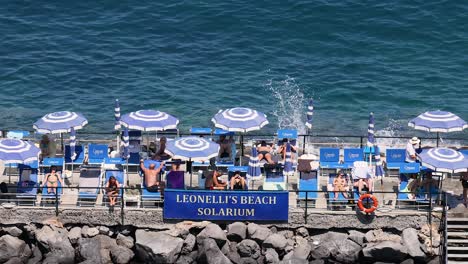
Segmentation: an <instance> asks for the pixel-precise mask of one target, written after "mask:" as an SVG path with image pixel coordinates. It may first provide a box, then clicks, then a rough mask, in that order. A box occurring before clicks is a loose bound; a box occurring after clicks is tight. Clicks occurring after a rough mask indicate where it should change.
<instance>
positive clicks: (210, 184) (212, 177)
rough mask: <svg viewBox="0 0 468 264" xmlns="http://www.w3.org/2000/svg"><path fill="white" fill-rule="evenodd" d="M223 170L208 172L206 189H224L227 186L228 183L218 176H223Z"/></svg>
mask: <svg viewBox="0 0 468 264" xmlns="http://www.w3.org/2000/svg"><path fill="white" fill-rule="evenodd" d="M221 175H222V173H221V171H218V170H214V171H212V172H208V174H207V175H206V180H205V189H207V190H224V189H225V188H226V186H227V183H225V182H222V181H220V180H218V177H219V176H221Z"/></svg>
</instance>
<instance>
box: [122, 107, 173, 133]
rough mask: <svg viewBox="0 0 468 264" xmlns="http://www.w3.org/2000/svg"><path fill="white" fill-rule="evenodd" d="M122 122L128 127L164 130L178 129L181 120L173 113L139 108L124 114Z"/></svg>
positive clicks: (141, 129)
mask: <svg viewBox="0 0 468 264" xmlns="http://www.w3.org/2000/svg"><path fill="white" fill-rule="evenodd" d="M120 123H121V124H122V125H123V126H124V127H126V128H128V129H135V130H140V131H163V130H167V129H176V128H177V125H178V124H179V120H178V119H177V118H175V117H173V116H172V115H169V114H167V113H165V112H161V111H156V110H139V111H136V112H131V113H130V114H126V115H123V116H122V117H121V119H120Z"/></svg>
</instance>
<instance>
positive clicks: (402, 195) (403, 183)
mask: <svg viewBox="0 0 468 264" xmlns="http://www.w3.org/2000/svg"><path fill="white" fill-rule="evenodd" d="M420 169H421V168H420V164H419V163H416V162H414V163H402V164H400V168H399V179H400V183H399V184H398V194H397V200H396V202H397V207H398V208H402V206H403V205H415V204H416V201H417V200H421V199H420V197H419V195H418V193H415V198H414V199H411V198H410V197H409V196H408V194H409V193H410V191H409V188H408V187H409V186H408V184H409V179H410V177H409V176H410V175H412V174H418V173H419V172H420Z"/></svg>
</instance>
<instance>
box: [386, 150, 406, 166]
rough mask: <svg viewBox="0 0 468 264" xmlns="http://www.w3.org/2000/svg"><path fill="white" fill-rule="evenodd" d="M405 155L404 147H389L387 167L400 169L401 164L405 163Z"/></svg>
mask: <svg viewBox="0 0 468 264" xmlns="http://www.w3.org/2000/svg"><path fill="white" fill-rule="evenodd" d="M405 155H406V150H404V149H387V151H386V154H385V159H386V163H387V169H393V170H395V169H396V170H399V169H400V167H401V165H403V164H405Z"/></svg>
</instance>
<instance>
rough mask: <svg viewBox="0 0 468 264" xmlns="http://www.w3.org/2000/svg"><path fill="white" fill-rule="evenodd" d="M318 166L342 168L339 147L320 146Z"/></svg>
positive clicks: (343, 166)
mask: <svg viewBox="0 0 468 264" xmlns="http://www.w3.org/2000/svg"><path fill="white" fill-rule="evenodd" d="M320 168H322V169H344V168H345V165H344V164H341V163H340V149H338V148H321V149H320Z"/></svg>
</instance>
